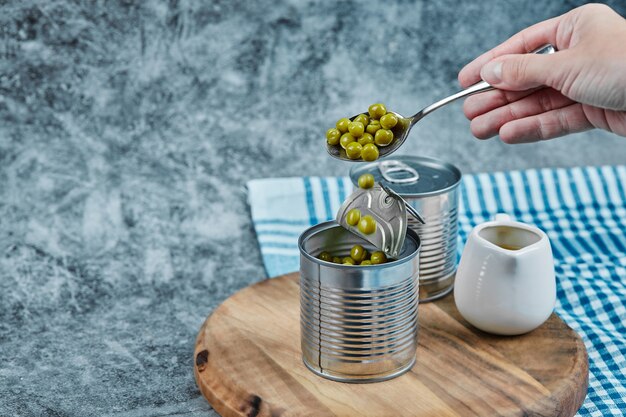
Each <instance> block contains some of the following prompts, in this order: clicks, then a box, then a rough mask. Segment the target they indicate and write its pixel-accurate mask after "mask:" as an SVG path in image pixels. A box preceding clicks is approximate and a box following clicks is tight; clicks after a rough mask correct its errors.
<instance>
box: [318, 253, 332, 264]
mask: <svg viewBox="0 0 626 417" xmlns="http://www.w3.org/2000/svg"><path fill="white" fill-rule="evenodd" d="M317 257H318V258H319V259H321V260H322V261H326V262H332V261H333V256H332V255H331V254H330V253H328V252H326V251H324V252H322V253H320V254H319V255H317Z"/></svg>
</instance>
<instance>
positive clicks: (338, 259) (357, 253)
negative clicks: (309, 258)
mask: <svg viewBox="0 0 626 417" xmlns="http://www.w3.org/2000/svg"><path fill="white" fill-rule="evenodd" d="M317 258H318V259H321V260H322V261H326V262H332V263H334V264H342V265H361V266H366V265H379V264H384V263H385V262H387V256H386V255H385V253H384V252H381V251H376V252H372V253H371V254H370V253H369V252H368V251H367V249H365V248H364V247H363V246H361V245H354V246H353V247H352V249H350V256H333V255H331V254H330V253H329V252H326V251H323V252H322V253H320V254H319V255H318V256H317Z"/></svg>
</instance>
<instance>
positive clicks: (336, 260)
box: [333, 256, 342, 264]
mask: <svg viewBox="0 0 626 417" xmlns="http://www.w3.org/2000/svg"><path fill="white" fill-rule="evenodd" d="M333 263H334V264H340V263H342V260H341V258H340V257H339V256H333Z"/></svg>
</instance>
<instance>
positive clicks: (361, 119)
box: [353, 113, 370, 126]
mask: <svg viewBox="0 0 626 417" xmlns="http://www.w3.org/2000/svg"><path fill="white" fill-rule="evenodd" d="M353 122H361V123H363V126H367V124H368V123H369V122H370V118H369V116H368V115H367V114H365V113H361V114H359V115H358V116H357V117H355V118H354V120H353Z"/></svg>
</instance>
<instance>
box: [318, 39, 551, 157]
mask: <svg viewBox="0 0 626 417" xmlns="http://www.w3.org/2000/svg"><path fill="white" fill-rule="evenodd" d="M554 52H556V48H555V47H554V46H553V45H550V44H546V45H543V46H542V47H540V48H538V49H536V50H534V51H532V52H531V53H533V54H553V53H554ZM494 89H495V87H492V86H491V85H490V84H488V83H487V82H485V81H479V82H477V83H476V84H474V85H471V86H469V87H468V88H466V89H464V90H461V91H459V92H458V93H455V94H452V95H451V96H448V97H446V98H444V99H441V100H439V101H437V102H435V103H433V104H431V105H429V106H426V107H424V108H423V109H422V110H420V111H418V112H417V113H415V114H414V115H413V116H411V117H405V116H402V115H401V114H399V113H396V112H389V113H393V114H395V115H396V116H397V117H398V121H399V123H398V125H397V126H396V127H395V128H393V129H392V132H393V137H394V140H393V142H391V144H389V146H385V147H380V148H379V150H378V151H379V158H383V157H385V156H387V155H389V154H391V153H392V152H395V151H396V150H397V149H398V148H399V147H400V146H402V144H403V143H404V142H405V141H406V139H407V137H408V136H409V132H410V131H411V129H412V128H413V126H415V124H416V123H417V122H419V121H420V120H422V119H423V118H424V117H425V116H427V115H428V114H430V113H432V112H433V111H435V110H437V109H438V108H440V107H443V106H445V105H446V104H450V103H452V102H453V101H456V100H458V99H460V98H464V97H468V96H471V95H472V94H477V93H482V92H485V91H490V90H494ZM357 116H358V114H357V115H354V116H352V117H351V118H350V120H354V118H355V117H357ZM326 150H327V151H328V153H329V154H330V155H331V156H332V157H334V158H337V159H341V160H343V161H350V162H363V161H362V160H361V159H350V158H348V157H347V156H346V151H345V150H344V149H343V148H342V147H341V146H338V145H329V144H328V143H326Z"/></svg>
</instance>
